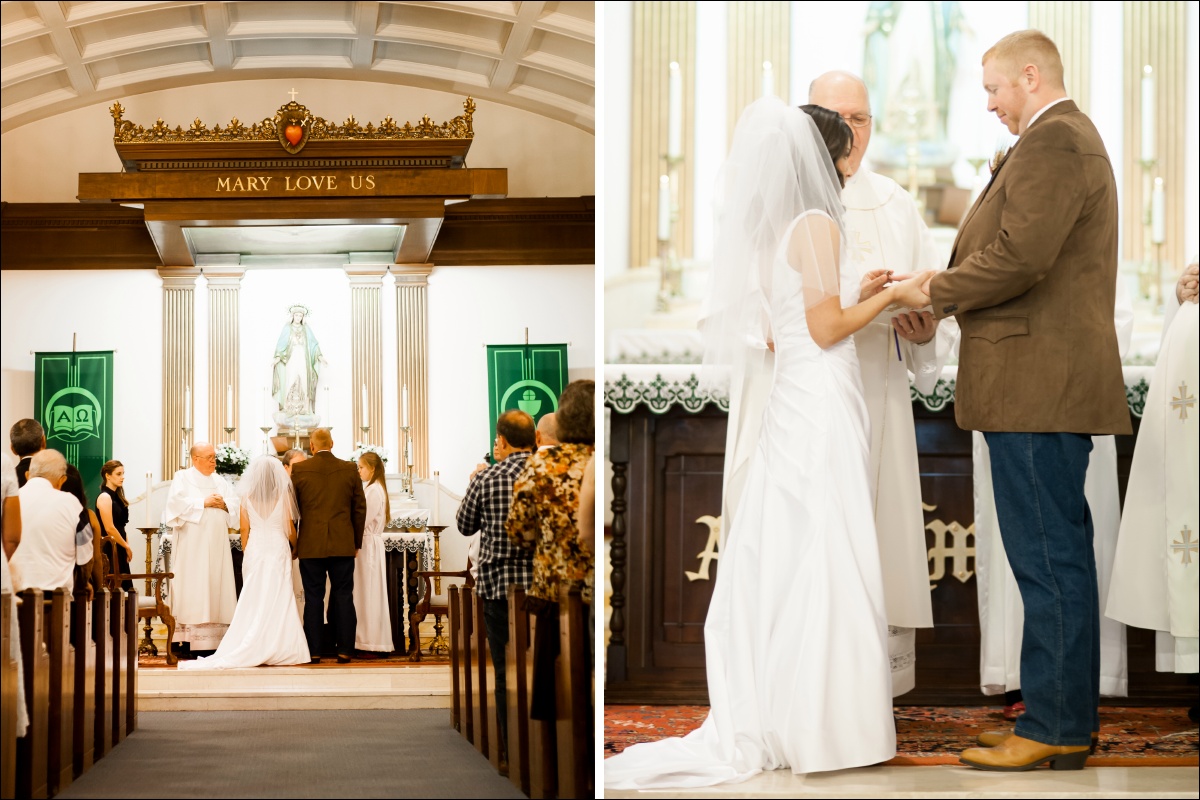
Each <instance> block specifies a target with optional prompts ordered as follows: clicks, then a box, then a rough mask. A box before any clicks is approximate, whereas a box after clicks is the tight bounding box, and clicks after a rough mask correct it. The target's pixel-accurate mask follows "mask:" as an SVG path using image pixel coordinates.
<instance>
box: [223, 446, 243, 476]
mask: <svg viewBox="0 0 1200 800" xmlns="http://www.w3.org/2000/svg"><path fill="white" fill-rule="evenodd" d="M249 463H250V451H249V450H243V449H242V448H240V447H238V446H237V445H236V444H234V443H233V442H222V443H221V444H219V445H217V474H218V475H241V474H242V473H243V472H245V471H246V465H248V464H249Z"/></svg>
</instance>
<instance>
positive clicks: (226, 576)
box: [162, 443, 241, 653]
mask: <svg viewBox="0 0 1200 800" xmlns="http://www.w3.org/2000/svg"><path fill="white" fill-rule="evenodd" d="M191 457H192V466H191V467H189V468H187V469H181V470H179V471H178V472H176V473H175V478H174V479H173V480H172V481H171V491H170V492H169V493H168V494H167V502H166V505H165V506H164V507H163V515H162V521H163V523H164V524H165V525H166V526H167V527H168V528H171V530H172V531H173V539H174V542H173V545H172V551H173V552H172V556H171V570H172V571H173V572H174V573H175V578H174V579H173V580H172V581H171V611H172V613H174V614H175V620H176V627H175V639H176V641H179V642H189V643H190V644H191V649H192V652H193V653H195V652H196V651H203V650H215V649H216V648H217V646H218V645H220V643H221V638H222V637H223V636H224V635H225V631H226V630H227V629H228V628H229V623H230V621H232V620H233V611H234V608H235V607H236V605H237V589H236V587H235V585H234V579H233V556H232V555H231V554H230V552H229V532H230V530H231V529H234V530H236V529H237V528H238V527H239V526H240V524H241V523H240V519H241V518H240V513H241V507H240V505H239V501H238V496H237V494H236V493H235V492H234V491H233V487H232V486H230V485H229V482H228V481H227V480H225V479H224V478H223V477H221V476H220V475H217V474H216V469H217V451H216V449H215V448H214V447H213V446H212V445H211V444H207V443H199V444H196V445H194V446H193V447H192V449H191Z"/></svg>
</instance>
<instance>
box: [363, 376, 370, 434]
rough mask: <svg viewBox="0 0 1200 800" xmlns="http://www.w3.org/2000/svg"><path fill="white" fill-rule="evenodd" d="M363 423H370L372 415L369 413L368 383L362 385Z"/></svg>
mask: <svg viewBox="0 0 1200 800" xmlns="http://www.w3.org/2000/svg"><path fill="white" fill-rule="evenodd" d="M362 424H363V425H370V424H371V417H370V416H369V415H368V414H367V385H366V384H365V383H364V384H363V385H362Z"/></svg>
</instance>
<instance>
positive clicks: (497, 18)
mask: <svg viewBox="0 0 1200 800" xmlns="http://www.w3.org/2000/svg"><path fill="white" fill-rule="evenodd" d="M595 42H596V24H595V4H594V3H591V2H474V3H472V2H285V1H283V0H277V1H276V2H257V1H252V0H246V1H245V2H224V3H222V2H195V3H193V2H127V1H124V0H122V1H121V2H117V1H103V0H102V1H100V2H75V1H74V0H58V1H55V0H49V1H47V2H26V0H10V1H9V2H4V3H2V4H0V54H2V56H3V59H2V69H0V89H2V90H3V91H2V92H0V99H2V103H0V107H2V110H0V130H3V131H9V130H12V129H14V128H16V127H19V126H21V125H24V124H26V123H28V122H32V121H34V120H38V119H43V118H45V117H50V116H53V115H55V114H60V113H62V112H64V111H70V110H72V109H75V108H81V107H83V106H88V105H92V104H93V103H98V102H107V101H110V100H119V99H121V98H124V97H128V96H130V95H134V94H141V93H144V92H153V91H158V90H161V89H170V88H175V87H178V86H184V85H192V84H200V83H209V82H220V81H231V80H243V79H261V78H283V79H296V78H303V77H310V78H334V79H343V80H345V79H350V80H362V81H372V82H377V83H393V84H402V85H406V86H420V87H424V88H429V89H436V90H441V91H447V92H453V93H455V94H458V95H464V96H465V95H468V94H470V95H472V96H474V97H476V98H477V99H484V100H491V101H493V102H500V103H505V104H507V105H510V106H514V107H516V108H520V109H523V110H526V111H530V112H533V113H535V114H539V115H541V116H544V117H549V118H551V119H556V120H560V121H562V122H566V123H569V124H571V125H574V126H576V127H578V128H582V129H583V130H586V131H589V132H591V133H594V132H595V115H596V107H595V88H596V70H595V49H596V48H595Z"/></svg>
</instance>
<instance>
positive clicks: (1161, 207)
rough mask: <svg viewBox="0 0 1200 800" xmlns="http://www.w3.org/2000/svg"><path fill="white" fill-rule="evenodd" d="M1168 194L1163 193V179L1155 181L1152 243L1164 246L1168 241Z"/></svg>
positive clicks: (1151, 214)
mask: <svg viewBox="0 0 1200 800" xmlns="http://www.w3.org/2000/svg"><path fill="white" fill-rule="evenodd" d="M1166 204H1167V198H1166V192H1164V191H1163V179H1162V178H1155V179H1154V193H1153V194H1152V195H1151V198H1150V241H1151V242H1153V243H1154V244H1162V243H1163V242H1164V241H1166V238H1167V236H1166V213H1165V212H1166Z"/></svg>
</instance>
